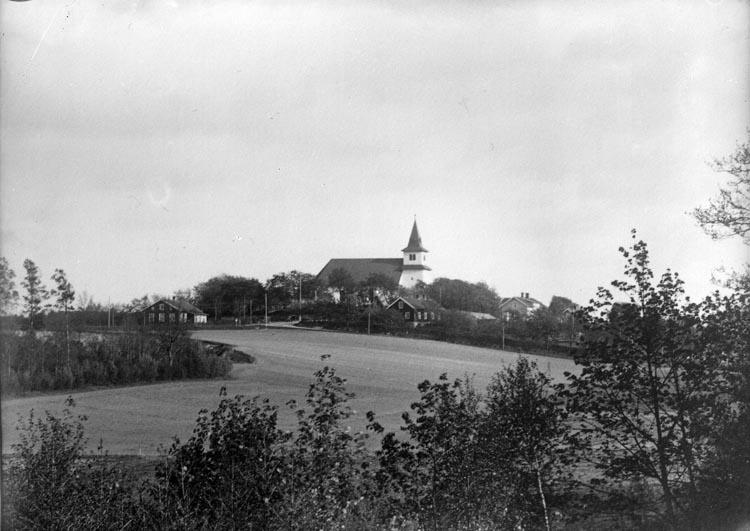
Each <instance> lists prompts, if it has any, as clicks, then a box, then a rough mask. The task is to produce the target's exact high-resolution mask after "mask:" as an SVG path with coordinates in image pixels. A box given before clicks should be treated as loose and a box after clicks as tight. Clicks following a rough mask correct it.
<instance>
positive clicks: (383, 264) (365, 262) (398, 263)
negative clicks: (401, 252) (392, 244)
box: [316, 258, 404, 284]
mask: <svg viewBox="0 0 750 531" xmlns="http://www.w3.org/2000/svg"><path fill="white" fill-rule="evenodd" d="M403 263H404V261H403V259H402V258H331V259H330V260H329V261H328V263H327V264H326V265H325V267H323V269H321V270H320V273H318V276H317V277H316V278H317V279H319V280H325V281H328V277H329V276H330V274H331V273H332V272H333V271H334V270H335V269H344V270H345V271H347V272H348V273H349V274H350V275H351V276H352V280H354V282H357V283H359V282H362V281H363V280H365V279H367V277H369V276H370V275H372V274H375V273H379V274H383V275H387V276H388V277H390V278H391V279H393V281H394V282H395V283H396V284H398V282H399V280H400V279H401V267H402V266H403Z"/></svg>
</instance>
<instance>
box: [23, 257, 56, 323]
mask: <svg viewBox="0 0 750 531" xmlns="http://www.w3.org/2000/svg"><path fill="white" fill-rule="evenodd" d="M23 267H24V269H25V270H26V277H25V278H24V280H23V282H21V285H22V286H23V287H24V288H25V289H26V295H24V296H23V300H24V302H25V310H26V315H27V316H28V318H29V329H31V330H33V329H34V324H35V320H36V318H37V316H38V315H39V314H40V313H41V312H42V311H43V310H44V302H45V301H46V300H47V298H48V296H49V294H48V292H47V289H46V288H45V287H44V284H42V279H41V278H40V275H39V268H38V267H37V266H36V264H35V263H34V262H32V261H31V260H29V259H28V258H27V259H26V260H24V261H23Z"/></svg>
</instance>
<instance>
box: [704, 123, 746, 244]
mask: <svg viewBox="0 0 750 531" xmlns="http://www.w3.org/2000/svg"><path fill="white" fill-rule="evenodd" d="M749 134H750V131H749ZM712 167H713V168H714V170H716V171H718V172H721V173H726V174H728V175H729V176H730V179H729V181H728V182H727V183H726V184H725V185H724V186H722V187H720V188H719V195H718V197H715V198H714V199H711V200H710V201H709V202H708V206H707V207H703V208H701V207H699V208H696V209H694V210H693V212H692V214H693V216H694V217H695V219H696V220H698V223H699V224H700V226H701V227H703V230H704V231H706V234H708V235H709V236H711V237H712V238H714V239H720V238H728V237H731V236H739V237H741V238H742V239H743V241H744V242H745V243H747V244H750V139H749V140H748V141H747V142H746V143H745V144H741V145H738V146H737V150H736V151H735V152H734V153H733V154H732V155H730V156H728V157H726V158H723V159H716V160H715V161H714V163H713V164H712Z"/></svg>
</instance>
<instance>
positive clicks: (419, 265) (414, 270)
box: [399, 219, 432, 288]
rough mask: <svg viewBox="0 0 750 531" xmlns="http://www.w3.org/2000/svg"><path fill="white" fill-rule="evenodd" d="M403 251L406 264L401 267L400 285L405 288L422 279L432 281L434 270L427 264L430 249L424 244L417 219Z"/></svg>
mask: <svg viewBox="0 0 750 531" xmlns="http://www.w3.org/2000/svg"><path fill="white" fill-rule="evenodd" d="M402 252H403V253H404V264H403V266H402V267H401V279H400V280H399V285H401V287H404V288H413V287H414V286H415V285H416V283H417V282H419V281H420V280H421V281H422V282H424V283H425V284H429V283H430V282H432V273H431V271H432V270H431V269H430V268H429V267H427V264H426V262H427V253H428V251H427V249H425V248H424V246H423V245H422V238H421V237H420V236H419V229H418V228H417V220H416V219H415V220H414V226H413V227H412V228H411V236H409V244H408V245H407V246H406V247H404V248H403V249H402Z"/></svg>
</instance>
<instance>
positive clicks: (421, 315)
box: [387, 297, 443, 326]
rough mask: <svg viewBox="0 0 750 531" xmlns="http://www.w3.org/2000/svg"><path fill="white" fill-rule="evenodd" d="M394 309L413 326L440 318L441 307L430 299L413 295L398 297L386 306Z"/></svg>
mask: <svg viewBox="0 0 750 531" xmlns="http://www.w3.org/2000/svg"><path fill="white" fill-rule="evenodd" d="M387 309H388V310H395V311H397V312H399V313H400V314H401V315H403V317H404V321H406V322H408V323H411V324H412V325H413V326H418V325H424V324H428V323H433V322H435V321H439V320H440V317H441V316H440V314H441V312H442V311H443V307H442V306H440V305H439V304H438V303H437V302H435V301H433V300H432V299H417V298H415V297H399V298H397V299H396V300H395V301H393V302H392V303H391V304H390V305H389V306H388V308H387Z"/></svg>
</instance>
